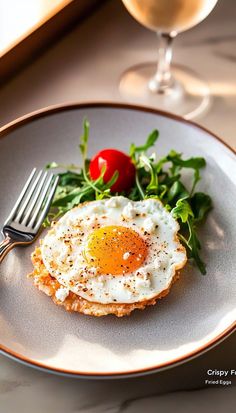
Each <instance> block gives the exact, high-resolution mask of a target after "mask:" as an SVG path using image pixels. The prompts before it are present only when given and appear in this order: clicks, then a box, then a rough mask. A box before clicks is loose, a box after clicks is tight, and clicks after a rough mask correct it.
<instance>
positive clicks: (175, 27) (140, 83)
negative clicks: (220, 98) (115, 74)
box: [120, 0, 217, 119]
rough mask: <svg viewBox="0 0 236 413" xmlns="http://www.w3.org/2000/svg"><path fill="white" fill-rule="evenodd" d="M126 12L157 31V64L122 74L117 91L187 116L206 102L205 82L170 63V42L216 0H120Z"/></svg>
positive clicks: (206, 88)
mask: <svg viewBox="0 0 236 413" xmlns="http://www.w3.org/2000/svg"><path fill="white" fill-rule="evenodd" d="M122 1H123V3H124V5H125V7H126V8H127V10H128V11H129V13H130V14H131V15H132V16H133V17H134V18H135V19H136V20H137V21H138V22H139V23H141V24H142V25H143V26H145V27H147V28H148V29H150V30H153V31H155V32H156V33H157V36H158V42H159V45H158V53H157V55H158V56H157V64H155V63H146V64H145V63H144V64H141V65H138V66H134V67H132V68H130V69H128V70H127V71H126V72H125V73H124V74H123V75H122V77H121V81H120V92H121V94H122V95H123V96H125V97H127V98H128V99H129V98H130V99H135V101H138V102H141V103H144V104H151V105H152V106H153V105H154V106H156V107H158V108H160V109H163V110H169V111H171V112H174V113H176V114H179V115H183V116H185V117H186V118H188V119H191V118H194V117H196V116H197V115H199V114H200V113H202V111H204V109H205V108H206V107H207V106H208V104H209V98H210V92H209V87H208V85H207V83H206V82H205V81H204V80H202V79H201V78H200V77H199V76H198V75H197V74H196V73H195V72H193V71H192V70H191V69H188V68H185V67H182V66H179V65H171V60H172V42H173V39H174V38H175V37H176V35H177V34H178V33H179V32H182V31H185V30H188V29H190V28H191V27H193V26H195V25H196V24H198V23H200V22H201V21H202V20H204V19H205V18H206V17H207V16H208V14H209V13H210V12H211V11H212V9H213V8H214V6H215V5H216V3H217V0H122Z"/></svg>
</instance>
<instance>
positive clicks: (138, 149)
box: [129, 129, 159, 158]
mask: <svg viewBox="0 0 236 413" xmlns="http://www.w3.org/2000/svg"><path fill="white" fill-rule="evenodd" d="M158 136H159V131H158V130H157V129H154V130H153V131H152V132H151V133H150V134H149V135H148V137H147V140H146V142H145V144H144V145H141V146H135V144H134V143H131V145H130V150H129V154H130V156H131V158H133V157H134V155H135V154H136V153H140V152H146V151H147V150H148V149H149V148H151V147H152V146H153V145H154V144H155V143H156V141H157V139H158Z"/></svg>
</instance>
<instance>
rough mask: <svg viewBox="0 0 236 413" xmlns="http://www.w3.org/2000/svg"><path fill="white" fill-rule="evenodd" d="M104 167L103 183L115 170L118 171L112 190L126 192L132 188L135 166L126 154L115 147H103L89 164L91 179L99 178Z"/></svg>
mask: <svg viewBox="0 0 236 413" xmlns="http://www.w3.org/2000/svg"><path fill="white" fill-rule="evenodd" d="M104 167H106V169H105V171H106V172H105V174H104V177H103V179H104V182H105V183H107V182H108V181H109V180H110V179H111V178H112V176H113V175H114V173H115V172H116V171H118V172H119V176H118V178H117V181H116V182H115V183H114V185H112V187H111V191H112V192H122V191H125V192H127V191H129V190H130V189H131V188H132V186H133V184H134V180H135V166H134V164H133V163H132V160H131V158H130V157H129V156H128V155H126V154H125V153H123V152H121V151H118V150H117V149H104V150H102V151H100V152H98V153H97V154H96V155H95V156H94V158H93V159H92V160H91V162H90V165H89V173H90V177H91V179H93V180H95V179H97V178H99V176H100V175H101V173H102V170H103V168H104Z"/></svg>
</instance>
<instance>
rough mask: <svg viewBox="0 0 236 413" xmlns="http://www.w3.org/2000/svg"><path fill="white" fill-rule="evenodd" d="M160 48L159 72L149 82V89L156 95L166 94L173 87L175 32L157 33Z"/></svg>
mask: <svg viewBox="0 0 236 413" xmlns="http://www.w3.org/2000/svg"><path fill="white" fill-rule="evenodd" d="M157 36H158V41H159V47H158V58H157V71H156V74H155V76H154V77H153V78H152V79H151V80H150V81H149V85H148V86H149V89H150V90H151V91H152V92H155V93H164V92H165V90H166V89H167V88H170V87H171V86H172V85H173V78H172V75H171V70H170V65H171V60H172V42H173V38H174V37H175V36H176V33H175V32H171V33H160V32H157Z"/></svg>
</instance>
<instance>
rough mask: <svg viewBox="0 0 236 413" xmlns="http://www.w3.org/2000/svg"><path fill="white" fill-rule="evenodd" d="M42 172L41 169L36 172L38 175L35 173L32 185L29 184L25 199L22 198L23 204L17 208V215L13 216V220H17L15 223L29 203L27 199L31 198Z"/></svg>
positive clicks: (18, 220)
mask: <svg viewBox="0 0 236 413" xmlns="http://www.w3.org/2000/svg"><path fill="white" fill-rule="evenodd" d="M42 173H43V171H42V170H41V171H39V173H38V175H37V177H36V179H35V181H34V183H33V185H32V186H31V188H30V190H29V192H28V194H27V195H26V197H25V199H24V202H23V205H22V206H21V207H20V210H19V212H18V213H17V215H16V218H15V220H14V221H15V222H17V223H19V222H20V220H21V218H22V215H23V213H24V211H25V209H26V207H27V205H28V204H29V201H30V199H31V197H32V195H33V193H34V191H35V188H36V187H37V184H38V181H39V179H40V177H41V175H42Z"/></svg>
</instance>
